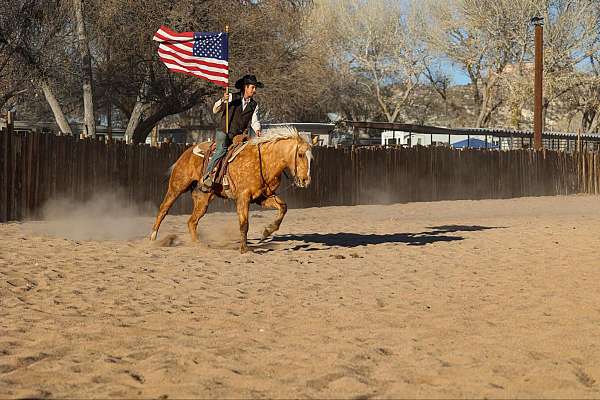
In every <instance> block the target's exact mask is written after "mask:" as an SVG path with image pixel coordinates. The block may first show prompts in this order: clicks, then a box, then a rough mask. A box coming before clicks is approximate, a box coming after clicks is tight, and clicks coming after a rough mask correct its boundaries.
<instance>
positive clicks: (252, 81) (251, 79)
mask: <svg viewBox="0 0 600 400" xmlns="http://www.w3.org/2000/svg"><path fill="white" fill-rule="evenodd" d="M245 85H254V86H256V87H257V88H262V87H264V85H263V83H262V82H259V81H258V80H257V79H256V75H244V76H243V77H241V78H240V79H238V80H237V81H236V82H235V87H236V89H240V90H243V89H244V86H245Z"/></svg>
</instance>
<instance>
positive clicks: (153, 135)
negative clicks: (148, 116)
mask: <svg viewBox="0 0 600 400" xmlns="http://www.w3.org/2000/svg"><path fill="white" fill-rule="evenodd" d="M150 146H152V147H158V124H156V125H154V128H152V133H151V134H150Z"/></svg>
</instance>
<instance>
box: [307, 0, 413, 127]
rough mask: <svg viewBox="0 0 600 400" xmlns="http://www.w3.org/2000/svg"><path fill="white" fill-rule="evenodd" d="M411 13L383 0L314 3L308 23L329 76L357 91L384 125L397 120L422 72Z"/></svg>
mask: <svg viewBox="0 0 600 400" xmlns="http://www.w3.org/2000/svg"><path fill="white" fill-rule="evenodd" d="M411 11H412V10H408V12H404V11H403V10H402V8H401V6H400V3H398V2H394V1H386V0H372V1H359V0H343V1H332V0H320V1H317V2H316V5H315V8H314V11H313V16H312V18H311V19H312V21H313V23H314V24H315V26H316V27H315V34H316V35H318V36H319V37H320V38H321V40H320V44H321V46H323V47H324V48H325V49H327V52H328V58H329V59H330V60H331V64H332V65H331V69H332V70H333V71H334V72H335V74H334V76H335V75H337V76H336V78H338V80H340V78H344V79H345V81H344V83H343V84H346V85H350V86H351V85H358V86H359V87H360V88H359V91H360V93H361V97H363V101H364V100H366V101H369V102H374V103H375V104H376V105H377V107H378V111H379V113H380V114H381V115H383V116H384V117H385V118H386V119H387V120H388V121H389V122H394V121H397V120H398V119H400V118H401V117H402V115H403V114H402V112H403V109H404V108H406V107H408V105H409V104H410V102H411V101H412V98H411V94H412V92H413V90H414V89H415V87H416V86H417V84H418V82H419V77H420V76H421V74H422V72H423V67H424V66H423V63H422V60H423V57H422V51H423V49H422V46H421V44H420V43H419V41H418V40H417V36H416V35H415V30H416V29H415V28H416V27H415V23H416V19H415V18H414V15H412V12H411ZM348 78H350V79H348ZM345 88H348V86H345ZM355 89H356V88H352V89H351V90H352V91H355ZM344 90H346V89H344Z"/></svg>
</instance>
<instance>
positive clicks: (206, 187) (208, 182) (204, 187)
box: [200, 176, 213, 193]
mask: <svg viewBox="0 0 600 400" xmlns="http://www.w3.org/2000/svg"><path fill="white" fill-rule="evenodd" d="M212 187H213V180H212V178H211V177H210V176H209V177H207V178H206V179H204V180H202V183H201V184H200V190H201V191H202V192H204V193H209V192H210V191H211V190H212Z"/></svg>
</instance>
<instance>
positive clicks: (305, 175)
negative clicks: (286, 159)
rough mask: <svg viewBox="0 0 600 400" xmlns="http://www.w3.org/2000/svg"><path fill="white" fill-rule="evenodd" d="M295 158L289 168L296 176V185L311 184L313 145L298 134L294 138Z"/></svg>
mask: <svg viewBox="0 0 600 400" xmlns="http://www.w3.org/2000/svg"><path fill="white" fill-rule="evenodd" d="M293 142H295V143H293V147H294V149H293V155H292V157H293V160H292V162H291V163H289V164H288V165H289V169H290V171H291V172H292V175H293V176H294V183H295V184H296V186H298V187H301V188H305V187H307V186H308V185H309V184H310V164H311V162H312V152H311V145H310V144H309V143H307V142H306V140H304V139H303V138H302V136H300V135H298V136H297V137H296V138H295V140H293Z"/></svg>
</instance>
